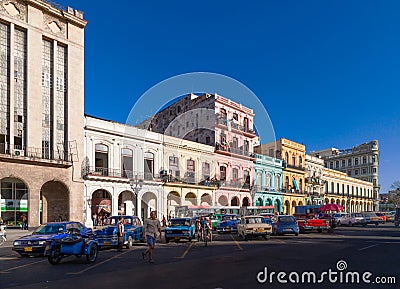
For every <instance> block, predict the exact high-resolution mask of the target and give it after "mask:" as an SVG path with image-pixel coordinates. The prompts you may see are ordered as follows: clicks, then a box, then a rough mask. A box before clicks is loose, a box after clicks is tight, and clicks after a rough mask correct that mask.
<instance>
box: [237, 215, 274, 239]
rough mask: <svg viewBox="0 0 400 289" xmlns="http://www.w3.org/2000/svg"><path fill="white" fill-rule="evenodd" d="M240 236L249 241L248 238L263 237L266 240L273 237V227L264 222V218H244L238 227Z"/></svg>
mask: <svg viewBox="0 0 400 289" xmlns="http://www.w3.org/2000/svg"><path fill="white" fill-rule="evenodd" d="M237 227H238V235H239V236H241V237H242V238H243V240H247V239H248V237H257V236H262V237H264V238H265V239H266V240H268V239H269V238H270V237H271V234H272V225H271V224H268V223H266V222H265V221H264V217H263V216H244V217H242V218H240V222H239V223H238V225H237Z"/></svg>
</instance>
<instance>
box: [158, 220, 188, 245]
mask: <svg viewBox="0 0 400 289" xmlns="http://www.w3.org/2000/svg"><path fill="white" fill-rule="evenodd" d="M195 231H196V220H195V219H192V218H172V219H171V220H170V221H169V225H168V227H167V228H165V243H168V242H169V241H170V240H175V241H180V240H181V239H187V240H189V241H192V239H193V238H194V234H195Z"/></svg>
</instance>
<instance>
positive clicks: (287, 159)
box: [285, 152, 289, 165]
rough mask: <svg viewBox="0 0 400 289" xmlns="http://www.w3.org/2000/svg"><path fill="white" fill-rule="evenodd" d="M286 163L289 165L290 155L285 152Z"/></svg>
mask: <svg viewBox="0 0 400 289" xmlns="http://www.w3.org/2000/svg"><path fill="white" fill-rule="evenodd" d="M285 162H286V165H288V164H289V154H288V153H287V152H285Z"/></svg>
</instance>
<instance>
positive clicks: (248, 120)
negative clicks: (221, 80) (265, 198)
mask: <svg viewBox="0 0 400 289" xmlns="http://www.w3.org/2000/svg"><path fill="white" fill-rule="evenodd" d="M215 113H216V125H215V158H216V164H217V168H216V178H217V179H218V180H219V181H220V186H219V188H218V190H217V191H216V193H215V199H216V205H222V206H227V205H231V206H242V205H250V204H252V197H251V195H250V186H251V185H252V183H251V180H253V174H254V163H253V161H254V157H253V144H254V141H255V138H256V133H255V131H254V130H253V117H254V113H253V110H252V109H249V108H247V107H244V106H243V105H241V104H238V103H236V102H233V101H231V100H229V99H227V98H224V97H222V96H219V95H215Z"/></svg>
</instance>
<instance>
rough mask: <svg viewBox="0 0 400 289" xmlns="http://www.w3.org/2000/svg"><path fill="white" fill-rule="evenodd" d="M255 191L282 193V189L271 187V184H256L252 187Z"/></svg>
mask: <svg viewBox="0 0 400 289" xmlns="http://www.w3.org/2000/svg"><path fill="white" fill-rule="evenodd" d="M252 191H253V192H255V193H256V192H271V193H275V192H277V193H281V192H282V191H281V189H277V188H275V187H269V186H260V185H255V186H253V187H252Z"/></svg>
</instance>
